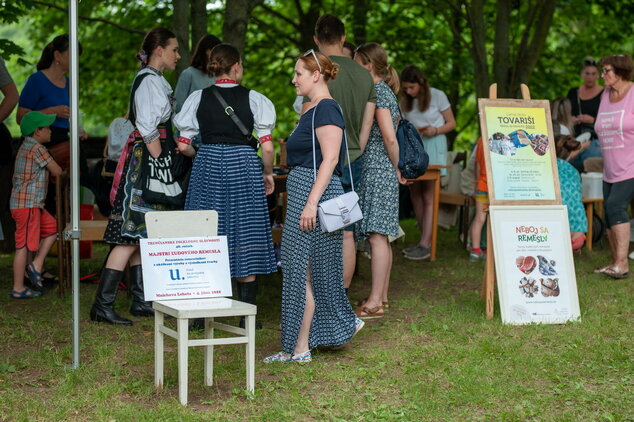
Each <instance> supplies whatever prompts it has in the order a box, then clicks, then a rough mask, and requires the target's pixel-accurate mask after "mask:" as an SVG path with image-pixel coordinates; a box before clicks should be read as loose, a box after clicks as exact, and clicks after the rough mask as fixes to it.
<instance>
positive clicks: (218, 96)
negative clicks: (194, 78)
mask: <svg viewBox="0 0 634 422" xmlns="http://www.w3.org/2000/svg"><path fill="white" fill-rule="evenodd" d="M211 92H213V94H214V95H215V96H216V99H218V101H219V102H220V105H221V106H222V108H224V109H225V113H227V116H229V117H230V118H231V120H233V123H235V124H236V126H238V130H240V132H241V133H242V134H243V135H244V136H245V137H246V138H247V139H249V140H250V139H251V138H252V136H253V135H252V134H250V133H249V130H248V129H247V128H246V126H245V125H244V123H242V120H240V118H239V117H238V115H237V114H236V112H235V111H234V110H233V107H231V106H230V105H229V104H227V102H226V101H225V99H224V98H223V97H222V94H220V92H219V91H218V88H217V87H216V86H215V85H212V86H211Z"/></svg>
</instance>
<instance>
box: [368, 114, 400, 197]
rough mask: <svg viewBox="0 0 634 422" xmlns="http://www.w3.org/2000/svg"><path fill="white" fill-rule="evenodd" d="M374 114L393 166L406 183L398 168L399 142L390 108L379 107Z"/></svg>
mask: <svg viewBox="0 0 634 422" xmlns="http://www.w3.org/2000/svg"><path fill="white" fill-rule="evenodd" d="M374 114H375V116H376V123H377V124H378V125H379V130H380V131H381V137H382V138H383V145H385V151H386V152H387V155H388V157H389V159H390V162H391V163H392V167H394V171H395V172H396V176H397V178H398V181H399V183H401V184H403V185H404V184H406V183H407V180H405V179H404V178H403V176H401V171H400V170H399V168H398V158H399V151H398V142H397V140H396V132H395V131H394V125H393V124H392V116H391V114H390V110H388V109H387V108H377V109H376V112H375V113H374Z"/></svg>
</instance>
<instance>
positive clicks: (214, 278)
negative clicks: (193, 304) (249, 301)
mask: <svg viewBox="0 0 634 422" xmlns="http://www.w3.org/2000/svg"><path fill="white" fill-rule="evenodd" d="M140 244H141V262H142V264H143V284H144V291H145V300H148V301H152V300H166V299H169V300H171V299H193V298H197V299H199V298H204V297H218V296H231V294H232V293H231V271H230V268H229V254H228V250H227V237H226V236H216V237H188V238H167V239H165V238H161V239H141V240H140Z"/></svg>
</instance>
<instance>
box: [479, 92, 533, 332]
mask: <svg viewBox="0 0 634 422" xmlns="http://www.w3.org/2000/svg"><path fill="white" fill-rule="evenodd" d="M520 90H521V92H522V99H523V100H530V99H531V93H530V91H529V89H528V86H526V85H525V84H521V85H520ZM497 94H498V85H497V84H492V85H491V86H490V87H489V99H497V97H498V96H497ZM482 142H485V139H483V140H482ZM487 160H488V158H487ZM491 188H492V184H491V183H490V182H489V191H491ZM480 297H481V299H483V300H484V301H485V315H486V319H492V318H493V312H494V310H495V259H494V256H493V234H492V232H491V218H487V254H486V263H485V266H484V277H483V278H482V291H481V294H480Z"/></svg>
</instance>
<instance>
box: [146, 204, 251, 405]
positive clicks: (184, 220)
mask: <svg viewBox="0 0 634 422" xmlns="http://www.w3.org/2000/svg"><path fill="white" fill-rule="evenodd" d="M145 223H146V225H147V233H148V238H171V237H195V236H216V234H217V230H218V213H217V212H216V211H211V210H210V211H161V212H148V213H147V214H146V215H145ZM145 282H146V283H151V280H146V281H145ZM152 307H153V308H154V311H155V314H154V349H155V358H154V381H155V385H156V388H158V389H162V388H163V363H164V362H163V352H164V347H163V339H164V335H168V336H170V337H172V338H173V339H176V343H177V349H178V397H179V400H180V402H181V404H182V405H186V404H187V370H188V368H187V366H188V357H189V355H188V348H189V347H190V346H204V347H205V352H204V365H205V385H213V364H214V363H213V359H214V346H215V345H222V344H245V345H246V367H247V389H248V390H249V391H251V392H253V390H254V386H255V314H256V312H257V307H256V306H255V305H250V304H248V303H244V302H239V301H237V300H232V299H228V298H224V297H219V298H206V299H182V300H160V301H155V302H153V303H152ZM165 315H170V316H172V317H174V318H176V331H174V330H173V329H171V328H169V327H166V326H165V325H164V318H165ZM234 316H237V317H241V316H244V317H245V319H246V321H245V327H246V328H239V327H236V326H232V325H227V324H223V323H219V322H216V321H215V320H214V318H216V317H219V318H220V317H234ZM192 318H204V319H205V338H203V339H192V340H190V339H189V320H190V319H192ZM216 328H217V329H219V330H222V331H227V332H230V333H233V334H237V336H235V337H226V338H214V329H216Z"/></svg>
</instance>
